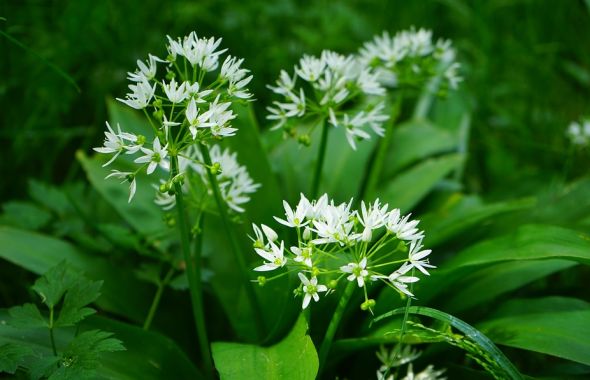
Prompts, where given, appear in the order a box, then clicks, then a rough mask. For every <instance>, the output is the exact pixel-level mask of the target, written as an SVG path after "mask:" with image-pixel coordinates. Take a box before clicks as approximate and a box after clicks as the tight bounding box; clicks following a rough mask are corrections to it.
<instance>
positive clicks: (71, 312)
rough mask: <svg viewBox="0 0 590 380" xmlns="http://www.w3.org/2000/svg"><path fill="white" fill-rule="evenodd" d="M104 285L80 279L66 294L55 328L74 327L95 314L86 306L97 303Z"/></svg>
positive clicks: (99, 282)
mask: <svg viewBox="0 0 590 380" xmlns="http://www.w3.org/2000/svg"><path fill="white" fill-rule="evenodd" d="M102 283H103V282H102V281H90V280H87V279H85V278H80V279H79V280H78V281H77V282H76V283H75V284H74V285H73V286H72V287H71V288H70V289H68V291H67V292H66V296H65V298H64V303H63V306H62V308H61V310H60V312H59V318H58V319H57V321H56V322H55V326H56V327H59V326H73V325H75V324H76V323H78V322H80V321H81V320H83V319H84V318H86V317H87V316H89V315H92V314H94V313H95V311H94V309H91V308H88V307H85V306H86V305H88V304H90V303H92V302H94V301H96V299H97V298H98V297H99V296H100V288H101V287H102Z"/></svg>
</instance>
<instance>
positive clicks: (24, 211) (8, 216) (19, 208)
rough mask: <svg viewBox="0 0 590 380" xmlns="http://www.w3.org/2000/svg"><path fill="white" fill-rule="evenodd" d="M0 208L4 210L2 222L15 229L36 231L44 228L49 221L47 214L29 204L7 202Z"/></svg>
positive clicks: (49, 216) (49, 215) (48, 214)
mask: <svg viewBox="0 0 590 380" xmlns="http://www.w3.org/2000/svg"><path fill="white" fill-rule="evenodd" d="M2 208H3V210H4V214H2V219H1V220H2V222H3V223H5V224H10V225H13V226H15V227H20V228H26V229H30V230H37V229H40V228H43V227H44V226H46V225H47V223H49V221H50V220H51V214H50V213H49V212H47V211H45V210H44V209H42V208H40V207H39V206H37V205H35V204H33V203H29V202H20V201H12V202H7V203H4V204H3V205H2Z"/></svg>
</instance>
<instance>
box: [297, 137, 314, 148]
mask: <svg viewBox="0 0 590 380" xmlns="http://www.w3.org/2000/svg"><path fill="white" fill-rule="evenodd" d="M297 142H298V143H299V144H301V145H303V146H310V145H311V137H309V135H308V134H304V135H299V136H298V137H297Z"/></svg>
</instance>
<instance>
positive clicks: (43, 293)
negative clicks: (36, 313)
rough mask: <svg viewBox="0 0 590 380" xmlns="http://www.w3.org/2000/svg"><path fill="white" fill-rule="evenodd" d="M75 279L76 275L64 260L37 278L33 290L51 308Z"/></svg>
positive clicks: (76, 279) (76, 278)
mask: <svg viewBox="0 0 590 380" xmlns="http://www.w3.org/2000/svg"><path fill="white" fill-rule="evenodd" d="M76 281H78V275H77V274H76V273H75V272H73V271H72V270H71V269H70V268H69V267H68V266H67V265H65V262H61V263H60V264H58V265H56V266H54V267H53V268H51V269H49V270H48V271H47V272H46V273H45V274H44V275H43V276H42V277H40V278H39V279H37V281H35V284H34V285H33V290H34V291H35V292H37V294H39V296H40V297H41V301H42V302H43V303H44V304H46V305H47V306H48V307H50V308H52V307H54V306H55V305H57V303H58V302H59V301H60V300H61V298H62V297H63V295H64V294H65V292H66V291H67V290H68V289H70V288H71V287H72V286H73V285H74V284H75V283H76Z"/></svg>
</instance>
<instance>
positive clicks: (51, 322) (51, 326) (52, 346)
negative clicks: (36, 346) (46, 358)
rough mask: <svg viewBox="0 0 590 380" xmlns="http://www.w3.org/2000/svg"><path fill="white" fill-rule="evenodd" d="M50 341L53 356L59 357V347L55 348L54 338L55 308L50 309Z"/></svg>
mask: <svg viewBox="0 0 590 380" xmlns="http://www.w3.org/2000/svg"><path fill="white" fill-rule="evenodd" d="M49 339H50V340H51V349H52V350H53V355H54V356H57V347H56V346H55V338H54V337H53V306H51V307H50V308H49Z"/></svg>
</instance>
